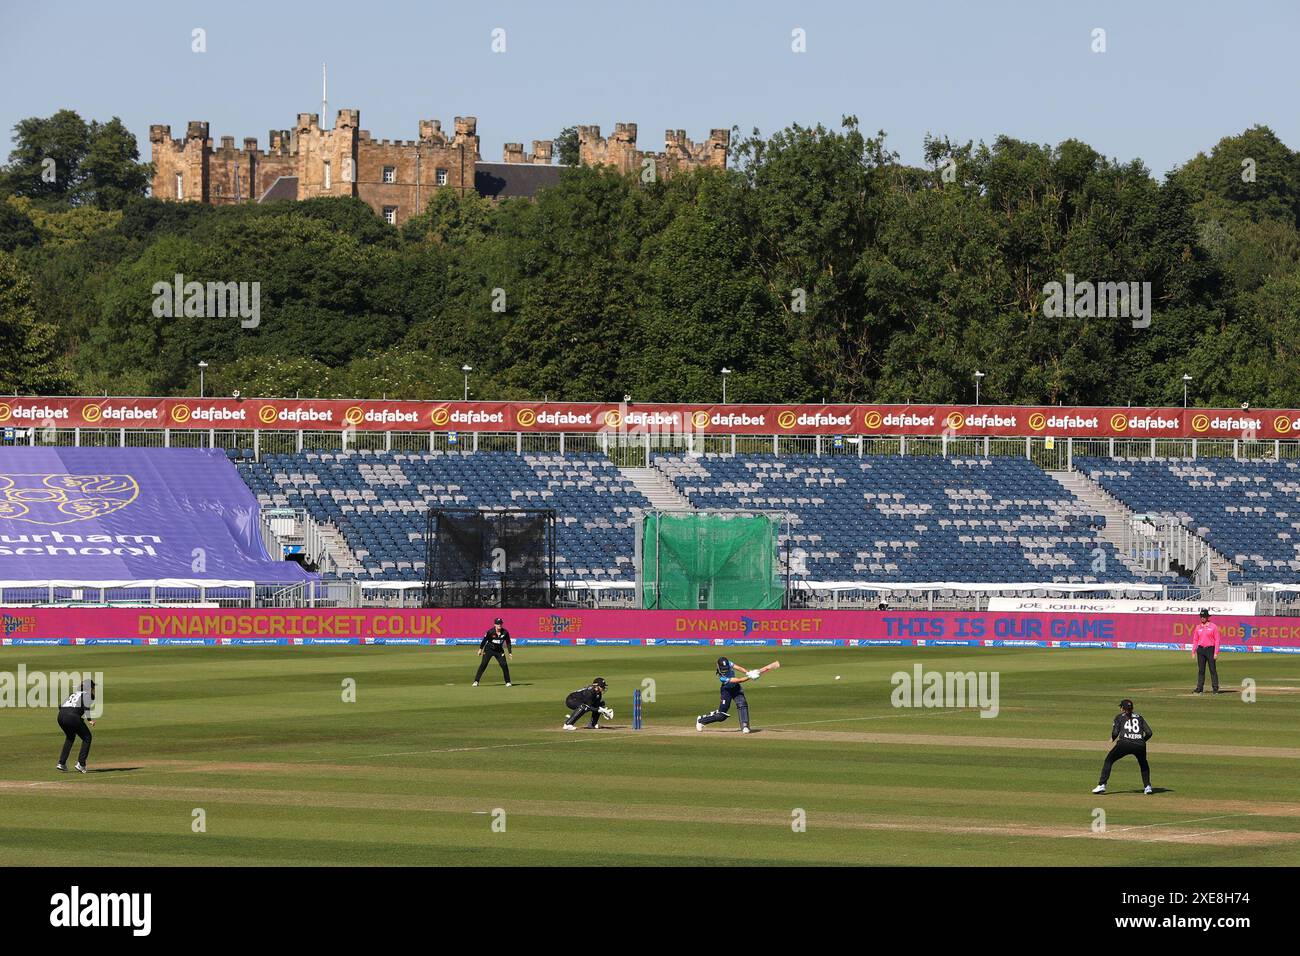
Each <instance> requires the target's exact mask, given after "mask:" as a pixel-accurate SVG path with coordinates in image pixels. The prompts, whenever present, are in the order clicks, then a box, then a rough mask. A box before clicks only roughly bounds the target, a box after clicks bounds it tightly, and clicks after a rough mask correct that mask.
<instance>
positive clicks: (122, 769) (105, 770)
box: [86, 767, 144, 773]
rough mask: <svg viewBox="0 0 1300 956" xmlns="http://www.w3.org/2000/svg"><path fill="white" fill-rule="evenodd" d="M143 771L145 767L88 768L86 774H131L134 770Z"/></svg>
mask: <svg viewBox="0 0 1300 956" xmlns="http://www.w3.org/2000/svg"><path fill="white" fill-rule="evenodd" d="M143 769H144V768H143V767H87V768H86V773H130V772H131V771H132V770H143Z"/></svg>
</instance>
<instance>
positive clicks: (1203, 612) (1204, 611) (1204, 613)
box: [1201, 607, 1210, 617]
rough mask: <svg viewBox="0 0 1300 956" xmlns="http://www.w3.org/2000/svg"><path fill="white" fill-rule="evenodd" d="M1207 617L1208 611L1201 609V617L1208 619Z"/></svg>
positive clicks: (1204, 608)
mask: <svg viewBox="0 0 1300 956" xmlns="http://www.w3.org/2000/svg"><path fill="white" fill-rule="evenodd" d="M1209 616H1210V609H1209V608H1208V607H1203V608H1201V617H1209Z"/></svg>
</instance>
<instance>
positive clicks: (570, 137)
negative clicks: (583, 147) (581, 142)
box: [552, 126, 582, 166]
mask: <svg viewBox="0 0 1300 956" xmlns="http://www.w3.org/2000/svg"><path fill="white" fill-rule="evenodd" d="M552 149H553V153H552V155H553V156H554V157H555V161H556V162H557V163H559V164H560V165H561V166H577V165H578V163H580V162H581V161H582V160H581V154H580V152H579V148H578V127H576V126H566V127H564V129H562V130H560V135H558V136H556V137H555V142H554V143H553V144H552Z"/></svg>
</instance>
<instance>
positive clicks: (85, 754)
mask: <svg viewBox="0 0 1300 956" xmlns="http://www.w3.org/2000/svg"><path fill="white" fill-rule="evenodd" d="M93 706H95V682H94V681H93V680H91V679H90V678H86V679H85V680H84V681H82V682H81V689H80V690H74V691H73V692H72V693H71V694H69V695H68V699H67V700H65V701H64V702H63V704H62V705H61V706H60V707H59V729H60V730H62V731H63V733H64V736H65V739H64V741H63V750H62V751H61V752H60V753H59V765H58V766H57V767H55V768H54V769H55V770H62V771H63V772H64V773H67V772H68V754H70V753H72V741H73V740H75V739H76V738H77V737H80V738H81V753H80V754H79V755H78V756H77V766H76V770H77V772H78V773H85V772H86V761H87V760H88V759H89V757H90V728H91V727H93V726H95V721H94V719H93V718H92V719H91V720H90V721H87V720H86V719H85V717H84V715H85V713H86V711H88V710H90V709H91V708H92V707H93Z"/></svg>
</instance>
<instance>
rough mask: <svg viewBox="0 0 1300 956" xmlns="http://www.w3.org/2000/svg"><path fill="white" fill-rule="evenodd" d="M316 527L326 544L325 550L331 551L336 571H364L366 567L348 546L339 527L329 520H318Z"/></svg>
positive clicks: (331, 558) (356, 572)
mask: <svg viewBox="0 0 1300 956" xmlns="http://www.w3.org/2000/svg"><path fill="white" fill-rule="evenodd" d="M316 529H317V532H318V533H319V534H320V539H321V542H322V543H323V544H324V545H325V550H326V551H327V552H328V553H329V556H330V560H331V561H333V562H334V567H335V569H336V572H338V573H343V572H346V573H351V574H361V573H363V571H364V570H365V569H364V568H363V567H362V565H361V562H360V561H359V560H357V556H356V555H355V554H353V553H352V551H351V549H349V548H348V543H347V540H346V539H345V538H344V537H343V534H342V532H340V531H339V529H338V528H336V527H334V526H333V525H332V524H329V523H328V522H317V524H316Z"/></svg>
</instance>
